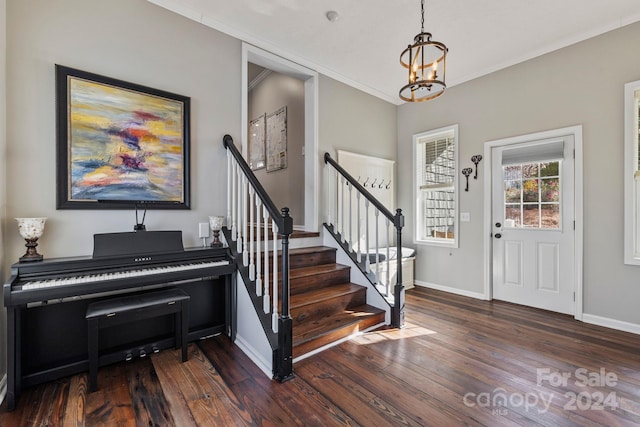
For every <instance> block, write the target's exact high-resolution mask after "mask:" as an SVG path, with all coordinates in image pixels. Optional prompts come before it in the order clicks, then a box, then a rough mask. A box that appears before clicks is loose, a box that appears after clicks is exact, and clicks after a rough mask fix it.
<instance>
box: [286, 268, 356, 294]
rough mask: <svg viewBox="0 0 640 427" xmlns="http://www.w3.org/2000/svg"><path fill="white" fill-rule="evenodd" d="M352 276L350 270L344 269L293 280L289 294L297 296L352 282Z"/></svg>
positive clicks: (290, 283)
mask: <svg viewBox="0 0 640 427" xmlns="http://www.w3.org/2000/svg"><path fill="white" fill-rule="evenodd" d="M350 276H351V273H350V271H349V269H343V270H337V271H331V272H325V273H321V274H315V275H313V276H303V277H296V278H291V279H290V280H289V289H290V290H289V292H290V294H291V295H295V294H299V293H302V292H306V291H310V290H313V289H319V288H322V287H325V286H330V285H337V284H338V283H345V282H348V281H349V280H350Z"/></svg>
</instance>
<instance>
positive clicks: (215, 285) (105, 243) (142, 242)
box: [3, 231, 235, 410]
mask: <svg viewBox="0 0 640 427" xmlns="http://www.w3.org/2000/svg"><path fill="white" fill-rule="evenodd" d="M233 272H234V266H233V264H232V262H231V258H230V255H229V252H228V250H227V249H226V248H222V247H220V248H213V247H199V248H187V249H184V248H183V246H182V233H181V232H180V231H139V232H131V233H108V234H96V235H95V236H94V251H93V256H91V257H89V256H86V257H70V258H52V259H45V260H43V261H38V262H22V263H16V264H14V265H12V267H11V277H10V278H9V280H8V281H7V282H6V283H5V284H4V287H3V293H4V305H5V306H6V308H7V371H8V372H7V407H8V409H9V410H12V409H13V408H14V407H15V403H16V401H17V399H18V397H19V394H20V391H21V389H22V388H23V387H29V386H32V385H35V384H39V383H43V382H47V381H52V380H55V379H58V378H61V377H64V376H68V375H73V374H76V373H79V372H83V371H87V370H88V366H89V365H88V356H87V325H86V321H85V312H86V307H87V305H88V304H89V303H91V302H94V301H97V300H100V299H105V298H109V297H111V296H113V295H117V294H130V293H134V292H145V291H148V290H151V289H157V288H163V287H169V286H171V287H177V288H180V289H183V290H184V291H186V292H187V293H188V294H189V295H190V296H191V301H190V305H189V341H195V340H199V339H202V338H206V337H209V336H212V335H216V334H219V333H225V334H227V335H229V336H233V333H234V332H233V329H234V328H233V324H234V323H235V322H232V318H231V315H232V313H231V307H232V306H233V305H234V303H233V302H232V299H233V300H235V298H234V296H233V295H232V291H233V289H234V286H233V280H234V275H233ZM172 328H173V320H172V318H171V317H170V316H164V317H160V318H155V319H146V320H142V321H140V322H136V323H135V326H134V327H132V326H131V325H126V326H122V327H114V328H110V329H107V330H105V331H104V332H103V335H101V337H100V339H101V341H100V342H101V346H100V352H101V357H105V358H106V360H107V363H114V362H118V361H121V360H125V359H126V358H127V357H131V354H133V355H137V354H138V353H140V350H141V349H143V348H147V347H149V348H158V349H163V348H169V347H172V346H173V332H172V330H173V329H172ZM146 353H150V352H149V351H146Z"/></svg>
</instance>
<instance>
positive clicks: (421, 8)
mask: <svg viewBox="0 0 640 427" xmlns="http://www.w3.org/2000/svg"><path fill="white" fill-rule="evenodd" d="M420 10H421V11H422V23H421V24H422V26H421V27H420V28H421V31H420V32H421V33H424V0H421V1H420Z"/></svg>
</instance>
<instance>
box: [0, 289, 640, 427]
mask: <svg viewBox="0 0 640 427" xmlns="http://www.w3.org/2000/svg"><path fill="white" fill-rule="evenodd" d="M406 303H407V326H406V327H405V328H404V329H402V330H396V329H385V330H379V331H375V332H371V333H367V334H364V335H362V336H360V337H358V338H356V339H353V340H351V341H348V342H345V343H342V344H340V345H339V346H337V347H334V348H333V349H330V350H327V351H325V352H323V353H321V354H317V355H315V356H311V357H309V358H307V359H304V360H302V361H299V362H297V363H296V364H295V365H294V371H295V374H296V378H295V379H293V380H291V381H289V382H287V383H284V384H280V383H277V382H275V381H271V380H270V379H269V378H267V377H266V376H265V375H264V374H263V373H262V372H261V371H260V370H259V369H258V368H257V367H256V366H255V365H253V364H252V363H251V362H250V361H249V360H248V359H247V357H246V356H245V355H244V354H243V353H242V352H241V351H240V350H239V349H238V348H237V347H236V346H235V345H233V344H232V343H230V342H229V340H228V338H226V337H224V336H218V337H215V338H212V339H208V340H205V341H201V342H200V343H198V344H191V345H190V346H189V361H188V362H186V363H180V355H179V351H177V350H176V351H164V352H161V353H159V354H156V355H153V356H152V357H151V358H147V359H140V360H135V361H133V362H128V363H119V364H115V365H111V366H108V367H104V368H102V369H100V372H99V378H98V387H99V389H98V391H97V392H95V393H90V394H89V393H87V375H86V374H82V375H76V376H73V377H69V378H64V379H62V380H59V381H55V382H51V383H48V384H43V385H40V386H37V387H33V388H30V389H28V390H25V391H24V392H23V394H22V396H21V399H20V401H19V402H18V406H17V408H16V410H15V411H13V412H10V413H8V412H6V410H4V408H0V425H1V426H3V427H5V426H6V427H13V426H143V425H144V426H153V425H155V426H180V427H182V426H187V427H188V426H228V425H231V426H341V425H348V426H367V427H369V426H376V427H378V426H457V425H470V426H512V425H546V426H637V425H640V336H638V335H633V334H628V333H624V332H619V331H614V330H610V329H606V328H602V327H597V326H592V325H587V324H584V323H580V322H577V321H575V320H573V319H572V318H571V317H569V316H564V315H560V314H555V313H549V312H546V311H542V310H536V309H530V308H525V307H521V306H517V305H513V304H508V303H502V302H487V301H479V300H475V299H470V298H466V297H461V296H456V295H451V294H447V293H443V292H438V291H433V290H426V289H423V288H416V289H413V290H410V291H408V292H407V299H406ZM563 378H564V379H563Z"/></svg>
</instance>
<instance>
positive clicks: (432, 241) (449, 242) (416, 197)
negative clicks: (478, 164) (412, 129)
mask: <svg viewBox="0 0 640 427" xmlns="http://www.w3.org/2000/svg"><path fill="white" fill-rule="evenodd" d="M452 131H453V141H454V142H453V143H454V148H453V152H454V154H453V158H454V165H455V173H454V174H453V188H454V190H453V194H454V208H453V209H454V216H453V217H454V218H453V227H454V234H453V239H443V238H422V239H421V238H419V230H421V227H422V221H423V218H424V215H423V214H422V203H421V198H420V193H421V191H422V189H421V188H420V187H421V186H420V185H419V183H418V179H417V174H418V172H419V168H420V166H419V165H418V159H419V158H420V156H419V153H418V147H419V146H420V145H421V144H422V143H421V142H420V141H421V140H423V139H425V138H429V139H436V138H438V137H439V136H443V135H446V134H449V133H451V132H452ZM458 150H459V141H458V124H454V125H449V126H445V127H441V128H438V129H433V130H428V131H424V132H420V133H417V134H414V135H413V177H412V182H413V213H414V215H413V243H415V244H417V245H426V246H439V247H447V248H458V247H459V240H460V221H459V217H460V209H459V206H460V186H459V179H458V175H459V169H460V168H459V162H458ZM420 172H422V171H420Z"/></svg>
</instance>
